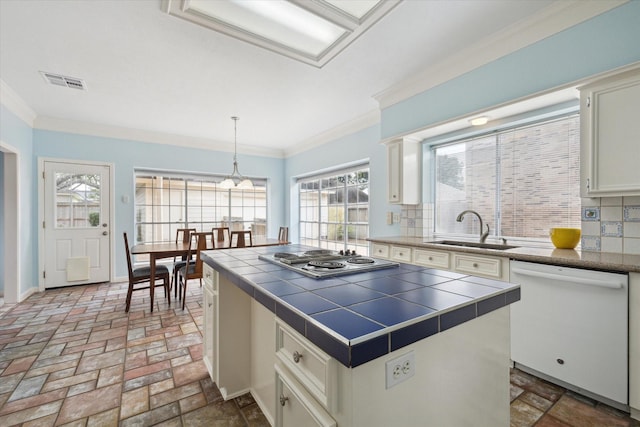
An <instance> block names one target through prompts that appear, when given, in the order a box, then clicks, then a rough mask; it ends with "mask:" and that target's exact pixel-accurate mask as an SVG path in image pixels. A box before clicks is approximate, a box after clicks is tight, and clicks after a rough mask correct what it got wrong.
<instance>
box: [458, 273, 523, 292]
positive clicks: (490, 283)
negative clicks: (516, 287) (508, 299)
mask: <svg viewBox="0 0 640 427" xmlns="http://www.w3.org/2000/svg"><path fill="white" fill-rule="evenodd" d="M461 280H464V281H465V282H473V283H479V284H481V285H485V286H491V287H493V288H498V289H507V288H510V287H512V286H513V283H509V282H502V281H500V280H493V279H485V278H484V277H477V276H467V277H465V278H464V279H461Z"/></svg>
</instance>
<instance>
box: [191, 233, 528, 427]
mask: <svg viewBox="0 0 640 427" xmlns="http://www.w3.org/2000/svg"><path fill="white" fill-rule="evenodd" d="M290 247H291V248H292V249H293V248H294V247H295V248H298V250H300V249H299V248H300V247H298V246H296V245H290ZM283 249H284V250H285V251H286V250H287V249H289V248H286V247H279V248H277V249H270V248H247V249H241V250H240V249H234V250H218V251H215V253H210V254H205V256H204V257H203V258H204V260H205V262H206V264H207V269H210V270H215V272H214V274H213V275H212V277H213V278H214V281H215V282H216V283H217V290H218V298H219V300H218V307H219V308H218V316H217V320H216V321H214V323H216V325H217V331H218V338H217V339H218V345H217V347H216V346H214V348H217V353H218V354H217V356H212V358H213V359H215V362H214V363H213V365H216V366H217V367H216V369H214V370H213V371H214V372H217V376H212V378H213V379H214V381H216V383H217V385H218V387H219V388H220V389H221V391H224V392H223V396H225V397H226V398H229V397H233V396H236V395H238V394H241V393H244V392H246V391H250V392H251V393H252V394H253V395H254V397H255V398H256V401H257V402H258V404H259V405H260V407H261V408H262V410H263V412H264V413H265V416H266V417H267V418H268V419H269V421H270V422H271V423H272V424H273V425H277V426H281V425H282V426H286V425H300V424H299V423H300V422H302V423H304V425H323V426H331V425H338V426H353V427H358V426H362V427H364V426H367V427H370V426H388V425H403V426H421V425H424V420H425V419H430V420H433V421H434V422H435V424H437V425H491V426H507V425H508V424H509V304H510V303H512V302H515V301H517V300H518V299H519V286H517V285H511V284H508V283H504V282H498V281H493V282H492V283H491V284H490V286H488V285H487V282H486V279H481V280H483V281H484V284H478V283H476V282H474V280H475V279H474V278H473V276H466V275H456V276H459V277H457V278H455V279H453V278H451V277H446V276H436V275H432V273H433V271H431V273H427V272H425V271H427V270H428V269H425V268H422V267H416V266H411V265H408V264H400V266H398V267H392V268H389V269H384V270H376V271H370V272H366V273H357V274H353V275H346V276H340V277H339V278H329V279H323V280H318V279H311V278H308V277H305V276H302V275H301V274H299V273H297V272H292V271H290V270H285V269H284V268H281V267H279V266H274V265H273V264H270V263H267V262H263V261H261V260H259V259H258V255H259V254H264V253H269V251H272V250H277V251H283ZM210 270H209V271H210ZM445 273H446V272H445ZM407 280H409V281H407ZM411 280H413V282H411ZM416 280H417V281H419V282H424V281H425V280H426V281H428V282H429V283H428V284H427V283H426V282H424V283H422V284H419V283H416ZM431 285H432V286H433V287H431ZM367 286H370V287H369V288H367ZM340 287H342V288H341V289H342V290H345V291H347V293H348V294H349V295H350V296H353V295H354V294H353V292H354V289H356V288H357V289H361V290H362V291H363V292H365V293H367V294H369V295H372V298H374V299H373V300H367V301H362V302H358V303H354V304H347V303H338V302H336V300H335V299H333V300H332V299H330V297H329V291H327V290H328V289H329V290H336V289H340ZM376 287H377V289H378V290H377V291H374V290H373V288H376ZM382 287H385V288H387V291H386V292H387V293H384V292H382ZM393 287H396V288H397V289H395V290H393V289H390V288H393ZM440 287H442V288H448V289H449V291H444V290H443V289H440ZM449 287H455V288H456V292H458V293H455V292H453V288H449ZM323 291H324V292H323ZM331 292H333V291H331ZM432 293H433V294H438V296H439V298H444V299H449V298H450V299H451V300H450V301H449V302H448V303H444V302H443V301H444V299H442V300H439V301H440V302H441V303H442V304H443V305H442V306H440V307H431V308H429V307H428V306H427V305H424V304H428V303H427V302H425V299H424V298H425V294H432ZM464 293H466V294H467V295H463V294H464ZM374 294H375V295H374ZM471 294H473V295H471ZM412 295H413V296H415V300H414V301H413V302H409V301H408V300H407V299H408V298H409V297H410V296H412ZM321 296H323V297H321ZM226 298H229V300H228V301H227V300H226ZM436 299H437V298H436ZM436 299H434V300H432V301H436ZM376 301H377V302H384V303H385V304H389V305H388V306H387V309H386V310H383V309H381V308H378V309H376V308H375V307H376V303H375V302H376ZM352 302H353V301H352ZM421 304H422V305H421ZM435 305H437V304H435ZM312 306H313V308H312ZM207 307H208V306H207V305H205V307H204V308H205V310H207ZM223 307H227V311H226V312H225V311H224V310H223ZM379 307H382V306H379ZM356 313H358V314H356ZM363 313H364V314H363ZM402 316H405V317H404V318H401V317H402ZM214 317H215V316H214ZM392 318H393V319H392ZM204 319H205V320H207V319H210V316H208V315H207V314H206V313H205V315H204ZM207 330H208V329H207V328H206V327H205V331H207ZM232 337H235V339H231V338H232ZM245 338H246V339H245ZM207 339H208V337H205V348H207V347H206V342H207ZM225 347H227V348H225ZM406 358H409V360H412V361H413V362H412V364H411V367H410V368H408V369H407V371H408V372H413V374H412V375H407V377H406V380H405V381H402V382H400V383H398V384H396V385H394V386H392V387H388V384H387V372H389V373H391V375H392V376H393V372H394V371H396V372H400V371H402V367H399V366H398V367H396V366H395V365H397V364H400V363H402V362H403V361H404V360H406ZM403 366H404V364H403ZM247 373H248V374H247ZM397 375H405V374H399V373H398V374H397ZM478 396H483V397H482V399H478ZM307 422H308V423H310V424H307ZM291 423H292V424H291Z"/></svg>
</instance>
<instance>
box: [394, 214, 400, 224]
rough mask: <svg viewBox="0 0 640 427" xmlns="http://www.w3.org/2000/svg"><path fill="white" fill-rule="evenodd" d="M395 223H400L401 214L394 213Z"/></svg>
mask: <svg viewBox="0 0 640 427" xmlns="http://www.w3.org/2000/svg"><path fill="white" fill-rule="evenodd" d="M393 222H394V223H396V224H397V223H399V222H400V214H399V213H394V214H393Z"/></svg>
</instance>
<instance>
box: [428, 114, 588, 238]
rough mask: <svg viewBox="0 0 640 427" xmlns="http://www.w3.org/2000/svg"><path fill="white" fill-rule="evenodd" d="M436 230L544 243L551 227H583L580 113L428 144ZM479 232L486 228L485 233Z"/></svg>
mask: <svg viewBox="0 0 640 427" xmlns="http://www.w3.org/2000/svg"><path fill="white" fill-rule="evenodd" d="M432 155H433V157H434V159H435V160H434V162H435V168H434V169H435V171H434V174H435V178H434V181H435V183H436V184H435V188H434V193H435V198H434V200H435V208H434V230H435V232H436V233H442V234H465V235H479V234H480V230H479V224H477V219H476V218H475V217H474V216H471V215H467V216H465V218H464V220H463V221H462V224H460V223H458V222H456V221H455V219H456V217H457V215H458V214H459V213H460V212H462V211H463V210H466V209H471V210H475V211H477V212H478V213H480V215H481V216H482V218H483V220H484V222H485V223H489V224H490V225H491V235H493V236H500V237H511V238H524V239H530V240H544V241H547V240H548V229H549V228H551V227H580V204H581V200H580V191H579V190H580V178H579V172H580V168H579V162H580V135H579V117H578V116H577V115H572V116H568V117H561V118H555V119H552V120H547V121H545V122H539V123H535V124H530V125H527V126H521V127H515V128H510V129H507V130H502V131H499V132H494V133H492V134H489V135H483V136H478V137H475V138H469V139H464V140H459V141H456V142H449V143H446V144H441V145H436V146H434V147H432ZM483 231H484V230H483Z"/></svg>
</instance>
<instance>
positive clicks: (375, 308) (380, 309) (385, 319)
mask: <svg viewBox="0 0 640 427" xmlns="http://www.w3.org/2000/svg"><path fill="white" fill-rule="evenodd" d="M349 309H350V310H353V311H355V312H357V313H360V314H362V315H363V316H365V317H368V318H369V319H372V320H375V321H376V322H378V323H382V324H383V325H386V326H392V325H396V324H398V323H402V322H406V321H407V320H411V319H414V318H416V317H420V316H425V315H427V314H429V313H433V312H435V310H432V309H430V308H427V307H425V306H422V305H417V304H413V303H410V302H407V301H404V300H401V299H397V298H392V297H385V298H381V299H375V300H372V301H367V302H363V303H360V304H355V305H352V306H350V307H349Z"/></svg>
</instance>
